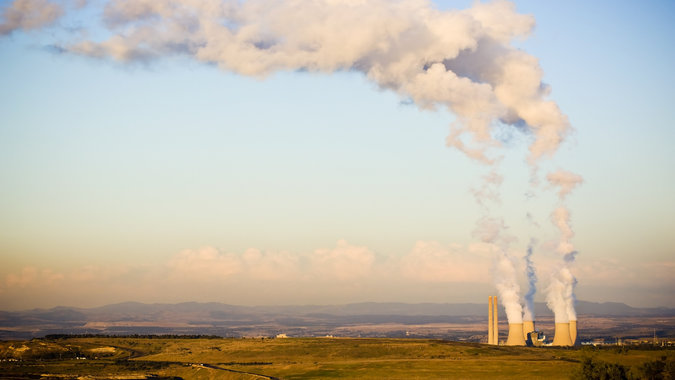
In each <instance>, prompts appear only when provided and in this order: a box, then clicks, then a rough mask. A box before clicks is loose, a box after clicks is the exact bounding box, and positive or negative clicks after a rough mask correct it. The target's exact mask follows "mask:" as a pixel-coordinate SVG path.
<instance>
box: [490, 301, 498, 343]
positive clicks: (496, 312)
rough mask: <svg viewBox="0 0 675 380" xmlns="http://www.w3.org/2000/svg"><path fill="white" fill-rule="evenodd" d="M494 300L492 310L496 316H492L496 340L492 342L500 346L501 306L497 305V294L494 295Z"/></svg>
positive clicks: (493, 333) (493, 332)
mask: <svg viewBox="0 0 675 380" xmlns="http://www.w3.org/2000/svg"><path fill="white" fill-rule="evenodd" d="M492 302H494V304H493V306H492V311H493V312H494V316H493V317H492V336H493V339H494V340H493V341H492V344H495V345H497V346H499V307H498V306H497V296H494V297H492Z"/></svg>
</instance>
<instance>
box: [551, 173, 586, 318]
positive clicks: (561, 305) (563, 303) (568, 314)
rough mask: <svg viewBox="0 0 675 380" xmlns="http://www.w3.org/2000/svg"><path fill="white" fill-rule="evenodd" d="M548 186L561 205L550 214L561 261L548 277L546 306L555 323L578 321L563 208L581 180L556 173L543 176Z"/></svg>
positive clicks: (566, 216)
mask: <svg viewBox="0 0 675 380" xmlns="http://www.w3.org/2000/svg"><path fill="white" fill-rule="evenodd" d="M546 179H547V180H548V182H549V183H550V184H551V185H552V186H554V187H557V188H558V198H559V200H560V205H559V206H558V207H557V208H556V209H555V210H554V211H553V213H552V214H551V222H552V223H553V225H555V226H556V227H557V229H558V231H559V233H560V238H559V240H558V247H557V248H556V251H557V252H558V254H560V256H561V258H562V260H561V262H560V264H559V265H558V267H557V269H556V270H555V271H554V273H553V274H552V276H551V278H552V279H551V283H550V285H549V287H548V289H547V295H546V302H547V304H548V307H549V308H550V309H551V310H552V311H553V313H554V314H555V320H556V322H568V321H570V320H576V319H577V313H576V310H575V305H574V303H575V301H576V299H575V296H574V288H575V286H576V284H577V279H576V278H575V277H574V275H573V274H572V271H571V266H572V265H573V264H574V260H575V258H576V254H577V252H576V251H575V248H574V245H573V244H572V237H574V231H573V230H572V225H571V223H570V212H569V210H568V209H567V207H566V206H565V205H564V202H565V199H566V198H567V196H568V195H569V194H570V193H571V192H572V190H574V188H575V187H576V186H578V185H580V184H581V183H583V178H582V177H581V176H579V175H577V174H574V173H570V172H567V171H562V170H558V171H555V172H552V173H549V174H548V175H547V176H546Z"/></svg>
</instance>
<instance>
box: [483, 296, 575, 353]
mask: <svg viewBox="0 0 675 380" xmlns="http://www.w3.org/2000/svg"><path fill="white" fill-rule="evenodd" d="M498 310H499V308H498V305H497V296H489V297H488V344H492V345H499V329H498V323H499V318H498ZM545 340H546V336H545V335H544V334H543V333H542V332H541V331H537V330H535V328H534V321H523V323H509V333H508V337H507V339H506V343H504V344H505V345H507V346H535V347H540V346H544V345H546V343H545ZM578 344H579V340H578V337H577V321H576V320H570V321H569V322H565V323H561V322H556V323H555V333H554V335H553V343H550V344H549V345H551V346H576V345H578Z"/></svg>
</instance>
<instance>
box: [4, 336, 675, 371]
mask: <svg viewBox="0 0 675 380" xmlns="http://www.w3.org/2000/svg"><path fill="white" fill-rule="evenodd" d="M586 358H593V359H594V360H596V361H598V360H599V361H603V362H608V363H620V364H621V365H623V366H624V367H626V368H627V369H628V370H631V369H632V370H634V371H635V370H637V369H638V367H639V366H641V365H644V363H648V362H654V361H659V360H661V361H663V362H673V361H675V350H672V349H653V348H652V349H650V348H649V347H645V348H641V349H637V348H626V347H612V348H603V349H597V348H589V347H587V348H580V349H561V348H526V347H495V346H487V345H482V344H477V343H460V342H449V341H442V340H426V339H424V340H423V339H387V338H380V339H373V338H288V339H266V338H265V339H201V338H200V339H173V338H128V337H119V338H103V337H93V338H82V337H70V338H64V339H34V340H30V341H5V342H0V359H1V360H2V361H1V362H0V373H1V374H0V378H14V379H23V378H41V376H42V378H48V377H47V376H46V375H51V376H52V378H57V377H56V376H55V375H62V376H60V377H58V378H62V379H64V378H65V379H71V378H72V379H75V378H77V377H78V376H89V378H93V379H104V378H118V379H122V378H123V379H144V378H146V377H150V376H155V377H153V378H165V379H171V378H174V379H175V378H183V379H216V378H217V379H263V378H268V379H269V378H278V379H331V378H351V379H356V378H358V379H382V378H387V379H434V378H436V379H441V378H446V379H447V378H457V379H481V378H488V377H491V378H494V376H495V375H498V378H500V379H538V378H548V379H569V378H573V374H574V373H575V371H579V369H580V368H581V363H582V362H583V360H584V359H586ZM636 373H637V372H636ZM63 375H67V376H66V377H64V376H63ZM31 376H34V377H31Z"/></svg>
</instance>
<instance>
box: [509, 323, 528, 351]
mask: <svg viewBox="0 0 675 380" xmlns="http://www.w3.org/2000/svg"><path fill="white" fill-rule="evenodd" d="M506 345H507V346H524V345H525V338H524V336H523V324H522V323H509V337H508V338H507V339H506Z"/></svg>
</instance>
